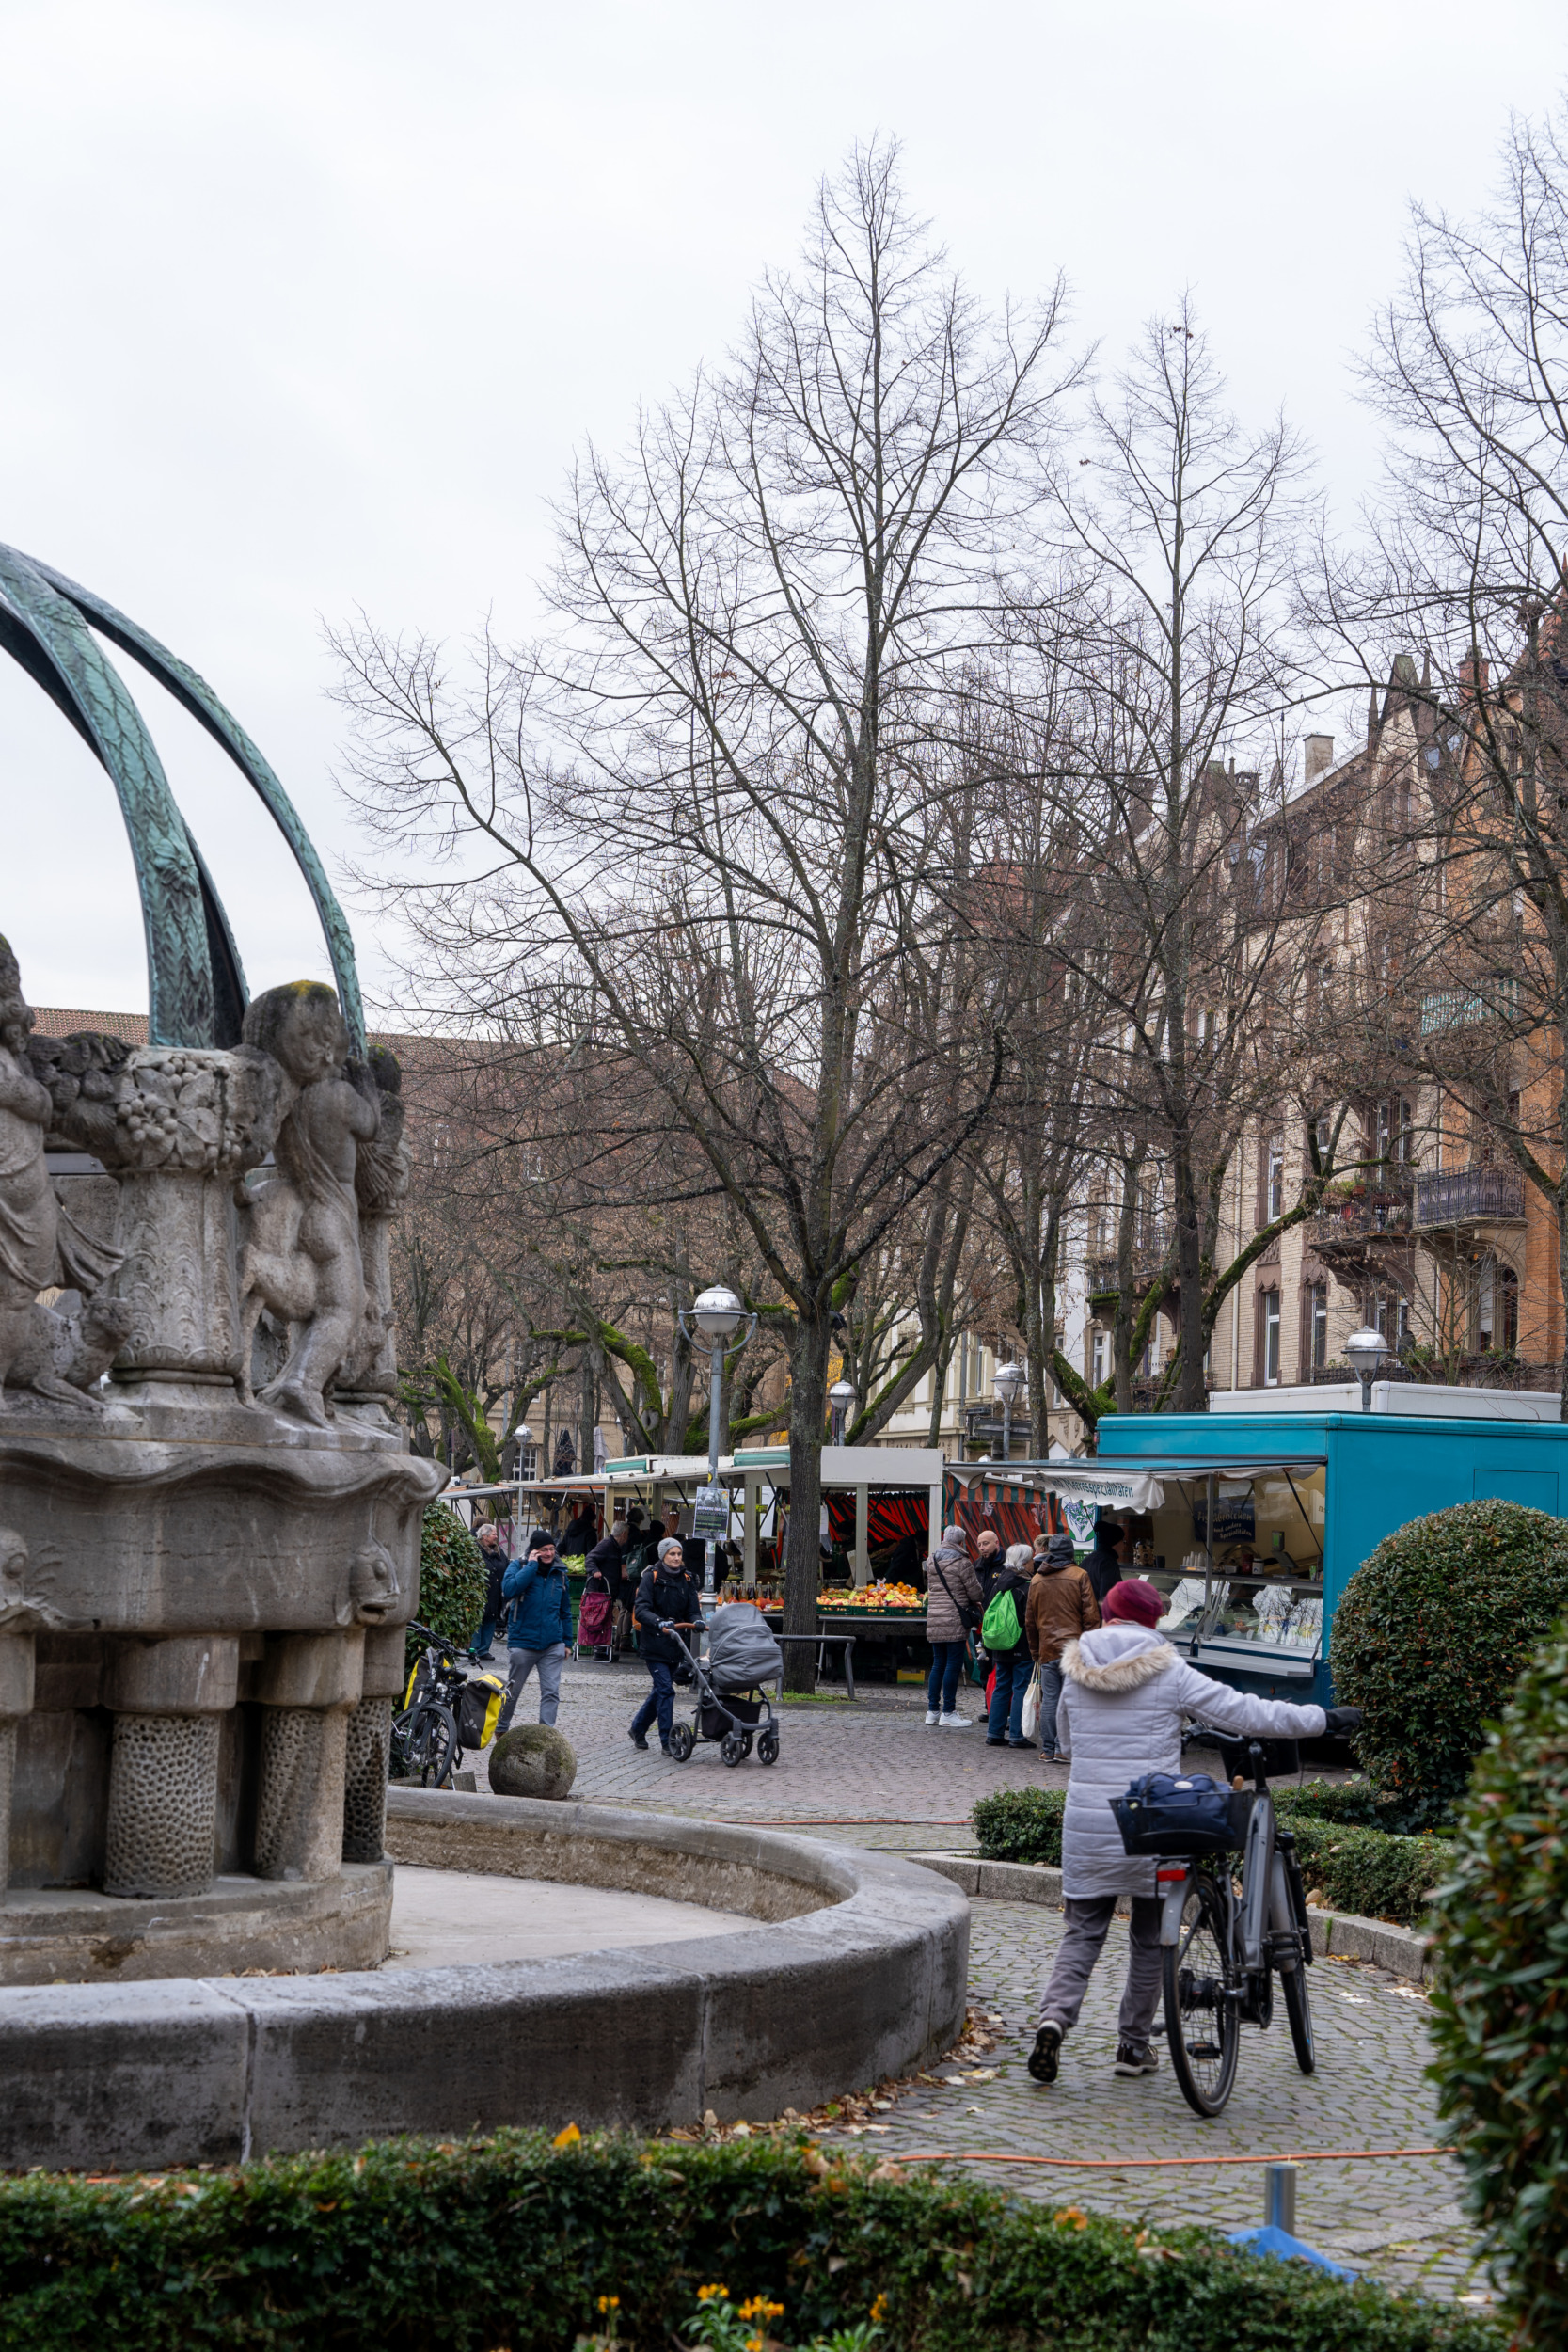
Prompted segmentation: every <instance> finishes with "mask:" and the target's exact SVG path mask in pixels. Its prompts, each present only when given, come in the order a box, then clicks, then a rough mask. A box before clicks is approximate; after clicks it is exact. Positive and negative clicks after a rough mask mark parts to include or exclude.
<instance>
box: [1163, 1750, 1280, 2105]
mask: <svg viewBox="0 0 1568 2352" xmlns="http://www.w3.org/2000/svg"><path fill="white" fill-rule="evenodd" d="M1197 1736H1199V1737H1201V1738H1202V1739H1204V1740H1206V1741H1207V1740H1213V1739H1215V1738H1216V1735H1215V1734H1214V1733H1212V1731H1201V1730H1200V1732H1199V1734H1198V1735H1197ZM1217 1744H1218V1746H1219V1750H1220V1754H1221V1756H1223V1758H1224V1760H1225V1768H1226V1775H1227V1779H1229V1780H1230V1782H1231V1798H1230V1812H1231V1825H1232V1838H1233V1845H1232V1849H1231V1851H1215V1852H1208V1853H1194V1854H1191V1855H1183V1856H1166V1857H1164V1858H1163V1859H1161V1860H1160V1861H1158V1862H1157V1863H1156V1866H1155V1876H1156V1878H1157V1880H1158V1882H1159V1891H1160V1894H1161V1895H1162V1897H1163V1898H1164V1917H1163V1919H1162V1921H1161V1931H1160V1941H1161V1943H1162V1945H1163V1946H1164V1952H1163V1962H1164V2004H1165V2036H1166V2039H1167V2041H1168V2042H1169V2043H1170V2058H1171V2068H1172V2071H1173V2073H1174V2074H1175V2075H1176V2079H1177V2081H1178V2083H1179V2084H1180V2087H1181V2095H1182V2097H1183V2098H1184V2099H1185V2100H1186V2102H1187V2105H1188V2106H1190V2107H1191V2108H1193V2109H1194V2111H1195V2113H1196V2114H1198V2115H1218V2114H1219V2112H1220V2110H1221V2108H1222V2107H1223V2106H1225V2103H1226V2101H1227V2099H1228V2098H1229V2096H1230V2090H1231V2086H1232V2084H1233V2083H1234V2082H1235V2079H1236V2062H1237V2058H1238V2056H1239V2054H1240V2047H1241V2029H1242V2027H1243V2025H1247V2026H1262V2027H1267V2026H1270V2025H1272V2024H1273V2022H1274V1979H1275V1973H1276V1972H1277V1974H1278V1976H1279V1980H1280V1983H1281V1985H1282V1987H1283V1989H1284V1994H1285V2014H1286V2017H1287V2018H1288V2020H1289V2021H1290V2027H1291V2048H1292V2049H1293V2050H1294V2052H1295V2058H1296V2064H1297V2065H1298V2066H1299V2067H1300V2069H1301V2071H1302V2073H1303V2074H1311V2073H1312V2071H1313V2069H1314V2067H1315V2066H1316V2064H1317V2057H1316V2053H1315V2050H1314V2047H1313V2042H1312V2008H1311V2002H1310V2000H1309V1998H1308V1995H1307V1969H1308V1968H1309V1967H1310V1966H1311V1964H1312V1937H1311V1932H1310V1930H1309V1927H1308V1923H1307V1892H1306V1889H1305V1887H1304V1886H1303V1884H1302V1877H1301V1865H1300V1864H1299V1862H1298V1861H1297V1859H1296V1849H1295V1839H1294V1837H1293V1836H1291V1832H1290V1831H1289V1830H1288V1829H1283V1828H1281V1826H1280V1824H1279V1822H1278V1820H1277V1819H1276V1817H1275V1809H1274V1799H1273V1798H1272V1797H1271V1796H1270V1794H1269V1784H1268V1779H1267V1774H1268V1773H1269V1772H1275V1773H1278V1772H1295V1771H1297V1770H1298V1769H1299V1763H1300V1759H1299V1756H1298V1753H1297V1749H1296V1743H1295V1741H1294V1740H1218V1741H1217ZM1248 1777H1250V1779H1251V1781H1252V1784H1253V1785H1252V1788H1251V1790H1250V1792H1249V1791H1248V1790H1247V1789H1246V1788H1243V1786H1241V1785H1240V1784H1241V1783H1242V1782H1243V1781H1244V1780H1245V1779H1246V1778H1248ZM1236 1846H1239V1847H1240V1850H1241V1863H1240V1866H1239V1870H1238V1868H1237V1866H1236V1865H1235V1864H1234V1863H1233V1861H1232V1852H1233V1851H1234V1848H1235V1847H1236Z"/></svg>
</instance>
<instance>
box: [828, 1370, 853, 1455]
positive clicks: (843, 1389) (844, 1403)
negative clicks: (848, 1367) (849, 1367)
mask: <svg viewBox="0 0 1568 2352" xmlns="http://www.w3.org/2000/svg"><path fill="white" fill-rule="evenodd" d="M828 1402H829V1404H830V1405H831V1406H832V1408H833V1443H834V1445H842V1444H843V1443H844V1424H845V1422H847V1420H848V1418H849V1413H850V1409H851V1407H852V1406H853V1405H854V1402H855V1384H854V1382H853V1381H852V1380H835V1381H834V1382H833V1385H832V1388H831V1389H830V1390H829V1391H828Z"/></svg>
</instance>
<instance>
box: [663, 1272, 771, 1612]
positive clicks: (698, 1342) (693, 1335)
mask: <svg viewBox="0 0 1568 2352" xmlns="http://www.w3.org/2000/svg"><path fill="white" fill-rule="evenodd" d="M689 1314H690V1320H689V1321H688V1319H687V1317H688V1310H687V1309H686V1308H685V1307H683V1308H682V1309H681V1311H680V1327H681V1329H682V1330H683V1331H684V1332H685V1334H686V1337H687V1339H688V1341H689V1343H690V1344H691V1345H692V1346H693V1347H705V1348H706V1350H707V1359H708V1406H707V1483H708V1488H709V1491H710V1492H711V1491H712V1489H714V1488H715V1487H717V1486H718V1484H719V1402H720V1395H719V1392H720V1391H721V1388H722V1386H723V1382H724V1357H725V1355H726V1353H727V1351H728V1348H729V1343H730V1342H731V1341H732V1340H733V1339H734V1338H735V1335H736V1332H737V1331H738V1330H739V1328H740V1327H741V1325H742V1324H743V1323H744V1324H745V1325H746V1335H745V1339H742V1340H741V1342H740V1345H741V1346H742V1347H744V1346H745V1344H746V1340H749V1339H750V1338H751V1336H752V1332H753V1331H754V1330H755V1329H756V1327H757V1319H756V1317H755V1315H752V1316H751V1317H750V1319H748V1317H747V1313H746V1310H745V1307H744V1306H743V1305H742V1303H741V1301H740V1300H739V1299H738V1298H736V1295H735V1293H734V1291H732V1290H730V1289H728V1288H727V1287H726V1286H725V1284H724V1283H722V1282H715V1283H714V1284H713V1285H712V1286H711V1288H710V1289H708V1290H705V1291H701V1292H699V1293H698V1295H697V1297H696V1298H695V1299H694V1300H693V1302H692V1305H691V1307H690V1310H689ZM720 1541H721V1538H720V1537H719V1536H717V1535H710V1536H709V1538H708V1546H707V1568H706V1572H705V1579H704V1584H703V1597H704V1598H705V1599H706V1600H711V1599H712V1598H713V1596H714V1594H715V1593H716V1592H717V1590H718V1574H719V1545H720Z"/></svg>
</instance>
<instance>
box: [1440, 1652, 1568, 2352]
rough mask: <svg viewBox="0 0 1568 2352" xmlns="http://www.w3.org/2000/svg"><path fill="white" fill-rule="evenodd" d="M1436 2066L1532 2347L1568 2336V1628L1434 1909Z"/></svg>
mask: <svg viewBox="0 0 1568 2352" xmlns="http://www.w3.org/2000/svg"><path fill="white" fill-rule="evenodd" d="M1433 1924H1434V1931H1435V1939H1436V1957H1437V1981H1436V1987H1435V1990H1434V1994H1433V2026H1432V2031H1433V2041H1434V2042H1435V2044H1436V2049H1437V2058H1436V2063H1435V2065H1434V2067H1433V2073H1434V2074H1435V2075H1436V2078H1437V2082H1438V2086H1439V2100H1440V2105H1441V2107H1442V2111H1443V2113H1444V2114H1445V2115H1446V2116H1448V2117H1449V2118H1450V2119H1451V2120H1452V2122H1453V2124H1454V2127H1455V2137H1456V2138H1457V2142H1458V2146H1459V2151H1460V2154H1461V2156H1462V2157H1463V2159H1464V2162H1465V2168H1466V2170H1467V2172H1468V2174H1469V2196H1470V2202H1471V2206H1472V2210H1473V2211H1474V2213H1475V2215H1476V2217H1477V2218H1478V2220H1479V2221H1480V2222H1481V2226H1482V2228H1483V2230H1484V2232H1485V2233H1486V2237H1487V2240H1488V2243H1489V2247H1490V2250H1491V2252H1492V2253H1493V2255H1494V2256H1495V2257H1496V2258H1497V2264H1498V2269H1499V2282H1500V2283H1501V2285H1502V2286H1503V2288H1504V2291H1505V2294H1506V2296H1507V2299H1508V2302H1509V2305H1510V2306H1511V2308H1512V2309H1513V2312H1514V2313H1515V2315H1516V2316H1517V2317H1518V2318H1519V2320H1520V2321H1521V2322H1522V2323H1523V2327H1522V2334H1523V2340H1524V2341H1525V2342H1528V2343H1529V2344H1562V2343H1564V2342H1568V2100H1565V2099H1564V2097H1563V2088H1564V2085H1565V2084H1568V1632H1565V1630H1564V1629H1563V1628H1561V1627H1560V1628H1559V1629H1557V1631H1556V1632H1555V1634H1554V1636H1553V1638H1552V1640H1551V1641H1550V1642H1549V1643H1548V1644H1547V1645H1545V1647H1544V1648H1543V1649H1542V1651H1541V1652H1540V1653H1539V1655H1538V1656H1537V1657H1536V1658H1535V1659H1534V1661H1532V1662H1531V1664H1530V1665H1529V1666H1528V1668H1527V1669H1526V1671H1525V1673H1524V1674H1523V1676H1522V1677H1520V1680H1519V1684H1518V1688H1517V1690H1516V1692H1515V1693H1514V1696H1513V1702H1512V1704H1511V1705H1510V1706H1509V1707H1508V1708H1507V1709H1506V1711H1505V1712H1504V1715H1503V1718H1502V1723H1501V1726H1500V1727H1499V1728H1495V1729H1494V1730H1493V1731H1492V1733H1491V1734H1490V1736H1489V1737H1488V1740H1487V1743H1486V1747H1485V1750H1484V1752H1483V1753H1482V1755H1481V1758H1480V1761H1479V1762H1478V1764H1477V1766H1476V1773H1475V1782H1474V1787H1473V1789H1472V1793H1471V1797H1470V1802H1469V1804H1467V1805H1466V1807H1465V1811H1464V1814H1463V1815H1462V1817H1461V1820H1460V1827H1459V1841H1458V1848H1457V1852H1456V1856H1455V1862H1454V1868H1453V1872H1452V1876H1451V1878H1450V1879H1449V1883H1448V1884H1447V1885H1446V1886H1444V1887H1443V1888H1441V1889H1440V1890H1439V1893H1438V1898H1437V1903H1436V1908H1435V1913H1434V1921H1433Z"/></svg>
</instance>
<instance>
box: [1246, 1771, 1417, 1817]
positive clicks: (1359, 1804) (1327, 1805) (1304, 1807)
mask: <svg viewBox="0 0 1568 2352" xmlns="http://www.w3.org/2000/svg"><path fill="white" fill-rule="evenodd" d="M1269 1792H1270V1794H1271V1795H1272V1797H1273V1798H1274V1809H1275V1812H1276V1813H1277V1814H1278V1816H1279V1818H1280V1820H1282V1821H1284V1820H1295V1818H1296V1816H1297V1815H1298V1814H1299V1815H1302V1816H1303V1817H1304V1818H1306V1819H1308V1820H1314V1821H1335V1822H1338V1824H1339V1826H1340V1827H1341V1828H1344V1829H1391V1828H1392V1827H1393V1820H1392V1819H1391V1818H1390V1817H1391V1816H1392V1815H1394V1814H1395V1813H1396V1812H1397V1810H1398V1804H1397V1800H1396V1799H1393V1798H1389V1797H1381V1796H1379V1794H1378V1792H1377V1790H1376V1789H1375V1788H1373V1787H1372V1785H1371V1782H1370V1780H1343V1781H1333V1780H1304V1781H1301V1782H1292V1781H1288V1780H1276V1781H1271V1782H1270V1784H1269Z"/></svg>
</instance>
